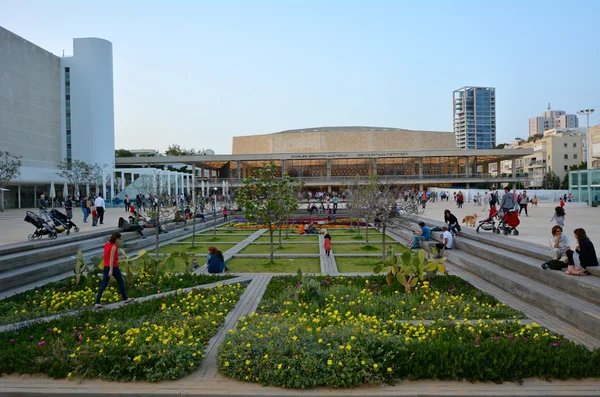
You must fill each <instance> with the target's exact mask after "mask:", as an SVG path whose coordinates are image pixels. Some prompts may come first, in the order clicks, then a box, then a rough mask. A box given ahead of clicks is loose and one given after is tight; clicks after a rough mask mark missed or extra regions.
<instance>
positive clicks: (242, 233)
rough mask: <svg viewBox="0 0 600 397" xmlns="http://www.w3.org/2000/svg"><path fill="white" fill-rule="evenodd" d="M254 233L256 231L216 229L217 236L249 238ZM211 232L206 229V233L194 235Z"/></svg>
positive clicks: (204, 232)
mask: <svg viewBox="0 0 600 397" xmlns="http://www.w3.org/2000/svg"><path fill="white" fill-rule="evenodd" d="M254 232H256V230H248V229H247V230H223V229H217V234H240V235H246V236H250V235H251V234H253V233H254ZM212 233H213V231H212V229H207V230H206V231H202V232H200V233H196V235H198V234H212Z"/></svg>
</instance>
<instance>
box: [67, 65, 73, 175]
mask: <svg viewBox="0 0 600 397" xmlns="http://www.w3.org/2000/svg"><path fill="white" fill-rule="evenodd" d="M65 124H66V127H67V142H66V144H67V148H66V149H67V163H71V159H72V158H73V154H72V152H71V69H70V68H65Z"/></svg>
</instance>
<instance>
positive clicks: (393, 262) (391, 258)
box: [373, 246, 446, 293]
mask: <svg viewBox="0 0 600 397" xmlns="http://www.w3.org/2000/svg"><path fill="white" fill-rule="evenodd" d="M399 258H400V260H398V257H397V256H396V250H395V248H394V247H393V246H389V247H388V249H387V251H386V259H385V261H384V262H383V263H380V264H379V265H377V266H375V268H374V269H373V272H374V273H381V272H382V271H385V272H386V273H387V275H386V280H387V283H388V285H392V283H393V282H394V278H395V279H396V280H398V282H399V283H400V284H402V285H403V286H404V291H405V292H406V293H409V292H410V289H411V288H413V287H414V286H415V285H417V282H419V280H420V281H425V280H426V279H427V278H428V277H430V276H431V275H435V274H436V273H438V272H439V273H445V271H446V269H445V268H444V265H443V263H444V261H445V260H446V258H435V259H433V260H432V259H431V258H430V257H429V255H427V256H426V255H425V251H424V250H419V251H417V252H413V251H411V250H406V251H404V252H403V253H402V255H400V257H399Z"/></svg>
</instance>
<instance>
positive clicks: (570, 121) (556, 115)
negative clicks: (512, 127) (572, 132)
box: [529, 109, 579, 136]
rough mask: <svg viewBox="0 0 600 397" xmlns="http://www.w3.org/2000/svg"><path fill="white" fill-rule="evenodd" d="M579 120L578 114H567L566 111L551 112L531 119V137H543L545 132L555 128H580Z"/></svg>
mask: <svg viewBox="0 0 600 397" xmlns="http://www.w3.org/2000/svg"><path fill="white" fill-rule="evenodd" d="M578 127H579V118H578V117H577V115H576V114H567V112H565V111H564V110H550V109H548V111H546V112H544V113H542V114H541V116H538V117H532V118H530V119H529V136H534V135H543V134H544V131H547V130H552V129H554V128H578Z"/></svg>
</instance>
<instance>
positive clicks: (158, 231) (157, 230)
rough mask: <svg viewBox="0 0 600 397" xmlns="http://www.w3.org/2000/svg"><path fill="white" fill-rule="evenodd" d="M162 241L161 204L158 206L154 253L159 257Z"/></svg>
mask: <svg viewBox="0 0 600 397" xmlns="http://www.w3.org/2000/svg"><path fill="white" fill-rule="evenodd" d="M159 242H160V204H159V205H157V206H156V244H155V245H154V254H155V256H156V259H158V243H159Z"/></svg>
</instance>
